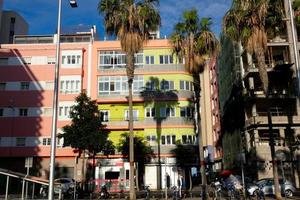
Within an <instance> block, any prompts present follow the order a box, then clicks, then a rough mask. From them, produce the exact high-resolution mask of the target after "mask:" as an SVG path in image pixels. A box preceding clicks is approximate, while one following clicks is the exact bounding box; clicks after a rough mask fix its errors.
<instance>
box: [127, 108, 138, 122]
mask: <svg viewBox="0 0 300 200" xmlns="http://www.w3.org/2000/svg"><path fill="white" fill-rule="evenodd" d="M132 112H133V120H134V121H138V117H139V111H138V110H133V111H132ZM125 120H129V110H125Z"/></svg>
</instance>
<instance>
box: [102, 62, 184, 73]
mask: <svg viewBox="0 0 300 200" xmlns="http://www.w3.org/2000/svg"><path fill="white" fill-rule="evenodd" d="M125 67H126V66H125V65H123V66H120V67H118V68H112V67H111V68H109V67H107V68H103V67H101V68H100V67H98V73H99V74H101V75H107V74H112V73H120V74H126V69H125ZM182 71H186V69H185V66H184V64H163V65H160V64H157V65H139V66H137V67H136V68H135V74H144V73H153V72H158V73H160V72H182Z"/></svg>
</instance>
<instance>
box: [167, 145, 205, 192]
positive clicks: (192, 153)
mask: <svg viewBox="0 0 300 200" xmlns="http://www.w3.org/2000/svg"><path fill="white" fill-rule="evenodd" d="M171 152H172V153H173V154H174V155H175V157H176V163H177V165H178V166H179V167H181V168H183V169H185V170H186V172H187V174H188V177H189V181H190V189H192V177H191V169H190V167H191V166H192V165H194V164H195V163H197V161H198V158H199V157H198V156H197V155H199V148H198V149H197V146H195V145H191V144H189V145H183V144H181V142H180V141H177V142H176V148H175V149H173V150H172V151H171ZM187 155H189V156H187Z"/></svg>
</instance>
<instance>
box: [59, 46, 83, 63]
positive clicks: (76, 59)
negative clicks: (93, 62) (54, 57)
mask: <svg viewBox="0 0 300 200" xmlns="http://www.w3.org/2000/svg"><path fill="white" fill-rule="evenodd" d="M61 63H62V67H74V66H81V64H82V51H80V50H74V51H72V50H68V51H63V52H62V56H61Z"/></svg>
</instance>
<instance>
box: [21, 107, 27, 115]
mask: <svg viewBox="0 0 300 200" xmlns="http://www.w3.org/2000/svg"><path fill="white" fill-rule="evenodd" d="M19 116H28V109H27V108H20V109H19Z"/></svg>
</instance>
